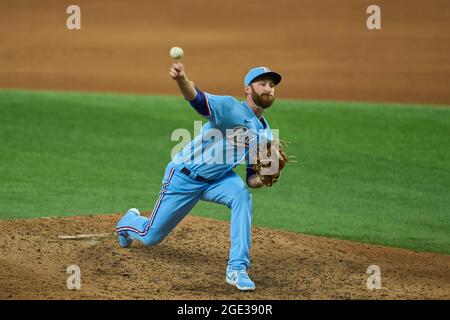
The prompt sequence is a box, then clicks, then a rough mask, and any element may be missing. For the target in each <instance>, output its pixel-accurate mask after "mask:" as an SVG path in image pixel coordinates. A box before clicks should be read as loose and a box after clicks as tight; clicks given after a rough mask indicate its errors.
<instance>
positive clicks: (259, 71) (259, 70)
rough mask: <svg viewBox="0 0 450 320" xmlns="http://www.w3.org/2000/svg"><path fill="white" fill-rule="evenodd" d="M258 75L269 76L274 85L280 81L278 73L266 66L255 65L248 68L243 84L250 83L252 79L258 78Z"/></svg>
mask: <svg viewBox="0 0 450 320" xmlns="http://www.w3.org/2000/svg"><path fill="white" fill-rule="evenodd" d="M259 76H267V77H269V78H271V79H272V80H273V83H274V84H275V85H277V84H279V83H280V81H281V75H280V74H279V73H276V72H273V71H271V70H270V69H269V68H266V67H256V68H253V69H250V71H249V72H248V73H247V75H246V76H245V79H244V85H245V86H248V85H249V84H250V83H252V81H253V80H255V79H256V78H258V77H259Z"/></svg>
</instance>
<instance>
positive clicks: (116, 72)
mask: <svg viewBox="0 0 450 320" xmlns="http://www.w3.org/2000/svg"><path fill="white" fill-rule="evenodd" d="M76 4H77V5H78V6H79V7H80V10H81V29H80V30H68V29H67V28H66V20H67V18H68V17H69V15H68V14H67V13H66V9H67V7H68V6H69V3H68V2H66V1H60V0H41V1H35V0H21V1H6V0H4V1H0V44H1V45H0V88H32V89H46V90H68V91H109V92H127V93H130V92H133V93H144V94H170V95H178V94H179V92H178V90H177V86H176V85H175V84H174V83H173V81H172V80H171V79H170V77H169V74H168V70H169V67H170V64H171V63H172V61H173V60H172V59H171V58H170V56H169V50H170V48H171V47H173V46H179V47H182V48H183V49H184V51H185V55H184V57H183V59H182V62H183V63H184V64H185V66H186V70H187V72H188V75H189V77H190V79H191V80H193V81H195V83H196V84H197V85H198V87H199V88H200V89H202V90H205V91H208V92H210V93H215V94H227V95H234V96H238V97H239V96H243V79H244V75H245V74H246V72H247V71H248V70H249V69H250V68H251V67H256V66H263V65H265V66H269V67H270V68H272V69H273V70H275V71H278V72H280V73H281V74H282V75H283V81H282V82H281V85H280V86H277V97H279V98H285V99H286V98H290V99H292V98H293V99H313V100H316V99H320V100H322V99H326V100H342V101H382V102H407V103H433V104H445V105H450V90H449V88H450V55H449V54H448V53H449V52H450V32H449V30H450V1H448V0H432V1H426V2H424V1H421V0H396V1H390V0H378V1H376V4H377V5H378V6H379V7H380V8H381V29H380V30H369V29H368V28H367V25H366V20H367V18H368V17H369V15H368V14H367V13H366V10H367V8H368V6H369V5H371V4H373V3H372V2H370V1H361V0H347V1H340V2H336V1H334V0H278V1H259V0H247V1H240V0H229V1H210V0H194V1H179V0H165V1H147V0H130V1H126V2H125V1H123V0H108V1H91V0H77V1H76Z"/></svg>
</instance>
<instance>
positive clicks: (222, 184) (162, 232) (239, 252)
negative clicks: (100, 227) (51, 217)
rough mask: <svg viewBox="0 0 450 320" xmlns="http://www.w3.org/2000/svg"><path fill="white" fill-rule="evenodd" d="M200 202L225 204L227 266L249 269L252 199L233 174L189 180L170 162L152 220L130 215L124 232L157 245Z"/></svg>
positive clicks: (242, 183) (147, 243)
mask: <svg viewBox="0 0 450 320" xmlns="http://www.w3.org/2000/svg"><path fill="white" fill-rule="evenodd" d="M199 200H204V201H210V202H214V203H220V204H224V205H226V206H227V207H228V208H230V209H231V220H230V240H231V248H230V253H229V260H228V265H229V266H231V267H232V268H235V269H248V268H249V266H250V246H251V221H252V196H251V193H250V192H249V191H248V190H247V189H246V187H245V184H244V181H242V179H241V177H239V175H237V174H236V173H234V172H233V171H230V172H229V173H227V174H226V175H225V176H224V177H223V178H221V179H218V180H215V181H213V182H201V181H197V180H194V179H193V178H191V177H188V176H187V175H185V174H184V173H182V172H180V171H179V170H178V169H175V168H174V167H173V166H172V164H171V163H169V165H168V166H167V168H166V172H165V175H164V178H163V186H162V190H161V192H160V194H159V198H158V200H157V201H156V204H155V207H154V209H153V212H152V214H151V215H150V218H146V217H142V216H134V215H130V216H131V217H130V219H128V220H127V221H126V224H127V225H126V226H121V229H126V230H127V232H128V234H129V236H130V237H131V238H132V239H135V240H138V241H140V242H142V243H143V244H144V245H146V246H150V245H155V244H158V243H160V242H161V241H162V240H163V239H164V238H165V237H166V236H167V235H168V234H169V233H170V231H172V230H173V229H174V228H175V227H176V226H177V224H178V223H180V221H181V220H183V218H184V217H185V216H186V215H187V214H188V213H189V212H190V211H191V209H192V208H193V207H194V206H195V204H196V203H197V202H198V201H199Z"/></svg>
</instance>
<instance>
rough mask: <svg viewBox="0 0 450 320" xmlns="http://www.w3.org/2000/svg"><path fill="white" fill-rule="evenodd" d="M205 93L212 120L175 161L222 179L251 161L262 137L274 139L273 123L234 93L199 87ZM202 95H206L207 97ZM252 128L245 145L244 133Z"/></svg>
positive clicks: (202, 175) (179, 167)
mask: <svg viewBox="0 0 450 320" xmlns="http://www.w3.org/2000/svg"><path fill="white" fill-rule="evenodd" d="M197 92H198V95H199V94H200V95H203V97H204V100H205V102H206V107H207V110H206V112H204V113H203V114H202V113H200V114H202V116H203V117H205V118H206V119H208V120H209V121H208V122H207V123H206V124H205V125H203V127H202V130H201V134H199V135H198V136H196V137H195V138H194V139H193V140H192V141H191V142H190V143H189V144H188V145H187V146H186V147H185V148H184V149H183V150H181V151H180V152H179V153H178V154H176V155H175V156H174V158H173V159H172V163H173V164H174V166H175V167H177V168H178V169H182V168H183V167H186V168H187V169H189V170H190V171H191V172H193V173H194V174H196V175H199V176H201V177H203V178H205V179H208V180H216V179H220V178H221V177H223V176H224V175H226V174H227V172H229V171H230V170H232V169H233V168H235V167H236V165H238V164H239V163H244V162H246V163H247V164H248V161H249V159H248V153H249V145H250V146H251V145H252V143H255V142H256V141H258V140H259V141H260V140H261V139H267V140H271V139H272V133H271V130H270V127H269V124H268V123H267V121H266V120H265V118H264V117H261V119H258V117H257V116H256V115H255V113H254V112H253V110H252V109H251V108H250V107H249V106H248V105H247V103H246V102H244V101H242V102H241V101H238V100H237V99H235V98H234V97H232V96H219V95H212V94H209V93H203V92H200V91H197ZM203 97H202V98H203ZM247 130H250V131H249V133H250V134H249V137H250V142H249V143H247V145H244V144H243V143H242V142H243V141H241V140H240V139H241V138H242V135H241V134H242V133H243V132H246V131H247Z"/></svg>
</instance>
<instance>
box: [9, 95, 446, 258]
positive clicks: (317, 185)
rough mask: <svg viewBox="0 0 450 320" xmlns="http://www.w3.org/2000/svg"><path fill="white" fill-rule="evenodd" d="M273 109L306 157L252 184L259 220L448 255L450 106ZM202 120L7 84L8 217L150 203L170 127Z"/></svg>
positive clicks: (171, 110)
mask: <svg viewBox="0 0 450 320" xmlns="http://www.w3.org/2000/svg"><path fill="white" fill-rule="evenodd" d="M266 117H267V119H268V120H269V122H270V124H271V127H272V128H279V129H280V136H281V138H282V139H285V140H288V141H291V144H290V145H289V148H288V153H289V154H291V155H295V156H296V158H297V161H298V163H295V164H292V165H290V166H288V167H287V168H286V170H285V172H284V173H283V175H282V180H281V181H280V182H279V184H277V185H275V186H274V187H273V188H271V189H264V190H256V191H254V192H253V200H254V214H253V221H254V224H256V225H260V226H266V227H272V228H277V229H285V230H290V231H296V232H302V233H309V234H315V235H324V236H329V237H334V238H341V239H349V240H355V241H360V242H367V243H376V244H383V245H389V246H398V247H405V248H412V249H416V250H424V251H434V252H440V253H446V254H450V108H446V107H431V106H418V105H415V106H411V105H392V104H391V105H388V104H368V103H341V102H339V103H338V102H307V101H287V100H285V101H277V102H276V104H275V105H274V107H273V108H271V109H270V110H269V111H268V112H267V114H266ZM199 119H201V118H200V117H199V116H198V115H197V114H196V113H195V111H194V110H192V109H191V108H190V107H189V105H188V104H187V103H186V102H185V101H184V99H182V98H179V97H148V96H129V95H112V94H81V93H80V94H78V93H51V92H26V91H15V90H0V148H1V152H0V217H1V218H4V219H6V218H29V217H39V216H57V215H58V216H59V215H80V214H98V213H114V212H124V211H126V209H128V208H129V207H135V206H136V207H139V208H140V209H141V210H145V211H150V210H151V209H152V207H153V204H154V201H155V200H156V198H157V196H158V193H159V191H160V187H161V179H162V175H163V172H164V168H165V166H166V164H167V162H168V161H169V160H170V151H171V149H172V147H173V146H174V145H175V144H176V142H173V141H170V135H171V133H172V131H173V130H174V129H175V128H181V127H183V128H187V129H189V130H190V131H191V132H192V131H193V120H199ZM243 171H244V170H243V168H242V167H241V168H239V169H238V172H239V173H240V174H243ZM193 214H197V215H202V216H208V217H215V218H218V219H224V220H227V219H228V218H229V213H228V210H227V208H225V207H222V206H219V205H214V204H210V203H200V204H199V205H198V206H197V207H196V208H194V211H193Z"/></svg>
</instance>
